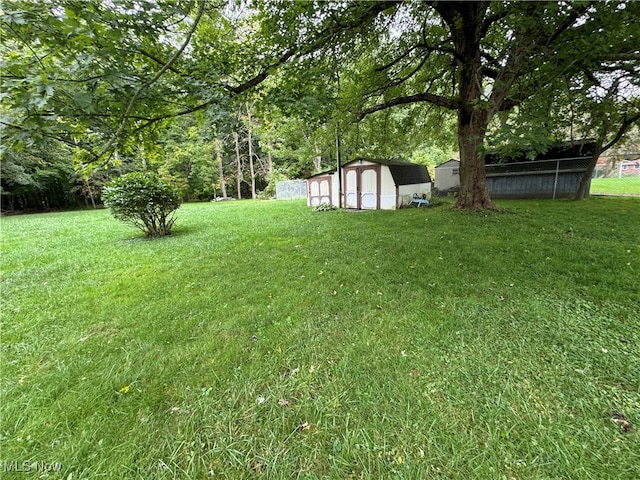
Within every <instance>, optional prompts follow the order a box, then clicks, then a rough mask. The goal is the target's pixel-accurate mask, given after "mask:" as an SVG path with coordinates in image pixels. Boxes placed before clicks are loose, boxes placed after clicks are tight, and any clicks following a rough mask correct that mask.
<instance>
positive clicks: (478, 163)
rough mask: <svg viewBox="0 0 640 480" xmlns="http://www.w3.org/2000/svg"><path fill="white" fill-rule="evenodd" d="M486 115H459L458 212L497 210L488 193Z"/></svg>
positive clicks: (480, 111)
mask: <svg viewBox="0 0 640 480" xmlns="http://www.w3.org/2000/svg"><path fill="white" fill-rule="evenodd" d="M469 117H470V118H469ZM485 117H486V112H485V111H483V110H475V111H474V110H473V109H472V111H471V115H467V114H466V112H463V111H460V112H458V146H459V148H460V192H459V193H458V201H457V202H456V204H455V207H456V208H464V209H469V210H484V209H492V210H494V209H496V208H497V207H496V204H495V203H493V200H491V196H490V195H489V190H488V189H487V179H486V170H485V165H484V151H483V140H484V136H485V131H486V127H487V126H486V121H485V120H484V118H485Z"/></svg>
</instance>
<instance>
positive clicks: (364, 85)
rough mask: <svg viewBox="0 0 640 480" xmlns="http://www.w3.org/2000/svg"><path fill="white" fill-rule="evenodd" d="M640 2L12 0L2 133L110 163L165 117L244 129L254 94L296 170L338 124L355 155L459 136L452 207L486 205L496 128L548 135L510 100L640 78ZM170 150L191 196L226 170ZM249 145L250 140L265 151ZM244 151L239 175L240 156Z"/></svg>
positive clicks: (331, 145)
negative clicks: (516, 118)
mask: <svg viewBox="0 0 640 480" xmlns="http://www.w3.org/2000/svg"><path fill="white" fill-rule="evenodd" d="M639 9H640V6H639V4H638V2H633V1H621V2H613V3H611V2H506V3H505V2H411V1H388V2H307V1H300V2H282V1H279V0H256V1H255V2H252V3H251V4H247V3H245V2H232V1H221V2H216V3H214V2H207V1H205V0H193V1H189V2H174V1H170V0H158V1H151V0H113V1H110V2H103V1H99V0H91V1H87V2H81V3H79V2H75V1H70V0H69V1H67V0H64V1H60V2H53V1H43V2H35V3H34V2H31V1H28V0H7V1H5V2H4V3H3V15H2V27H3V31H6V32H8V34H7V35H3V37H2V42H3V44H2V47H1V48H2V54H3V68H2V80H3V82H2V97H3V111H2V117H3V118H2V125H3V129H4V130H5V132H4V133H5V138H6V139H7V141H6V142H5V143H6V145H7V146H9V147H11V148H12V147H13V146H15V145H24V146H27V147H32V146H34V145H36V144H37V143H40V142H42V141H44V139H45V138H56V139H58V140H59V141H63V142H66V143H68V144H69V145H71V146H73V148H74V149H84V150H85V151H86V152H88V155H89V156H90V160H89V161H91V162H98V161H100V162H104V161H105V158H108V159H113V157H114V156H115V153H116V152H118V154H120V155H124V156H130V157H134V156H136V155H138V154H139V151H138V150H139V149H141V148H143V149H145V150H146V151H147V154H149V153H150V152H151V151H153V150H155V149H156V145H157V144H158V143H159V141H160V140H162V138H161V136H162V135H163V134H164V128H165V127H166V125H167V123H169V122H170V121H171V119H173V118H176V117H180V116H185V115H190V114H193V113H199V114H202V115H203V118H201V119H200V120H199V122H202V124H207V123H208V124H209V125H212V126H213V127H215V128H212V129H210V130H209V131H208V133H207V135H212V136H214V134H215V137H216V138H217V139H218V140H221V139H222V137H223V136H225V135H227V136H228V135H231V134H232V133H239V132H237V131H234V132H232V131H227V129H226V126H224V127H223V125H224V124H228V123H230V122H229V119H230V118H237V119H238V118H239V120H240V121H239V122H237V123H238V124H242V123H244V124H245V128H249V127H251V128H253V127H254V126H255V127H256V128H258V129H259V128H260V127H258V126H257V125H252V124H251V122H249V123H247V122H246V121H244V120H243V119H242V115H238V113H237V112H239V111H240V108H239V106H240V105H241V104H245V103H253V102H256V106H257V107H258V111H257V114H256V115H253V117H254V118H260V122H262V121H263V119H265V124H266V123H268V121H269V120H266V119H267V117H269V116H270V115H271V114H272V113H273V114H274V116H275V117H276V118H277V117H279V118H277V120H275V121H272V123H271V125H268V126H266V127H265V128H264V129H262V132H260V133H261V134H263V135H264V142H263V146H264V149H263V150H262V151H263V152H270V153H271V154H273V156H274V164H275V165H276V166H278V167H280V168H281V169H287V170H290V171H291V175H292V176H304V175H306V174H308V173H310V172H309V171H310V170H312V169H316V170H317V169H318V164H320V165H322V164H323V163H324V164H328V163H332V162H331V160H332V159H334V158H335V157H336V151H335V133H336V131H337V132H338V134H339V136H341V137H342V140H343V141H342V144H343V146H344V155H345V156H346V157H349V156H351V155H372V156H404V157H411V156H412V155H411V154H412V151H413V150H417V149H423V148H431V147H433V146H437V147H438V148H442V149H445V150H448V149H450V148H451V147H452V146H453V144H454V143H455V141H453V140H452V137H455V138H457V145H458V148H459V150H460V158H461V192H460V197H459V201H458V206H460V207H463V208H485V207H488V208H491V207H492V206H493V202H492V201H491V199H490V197H489V195H488V191H487V189H486V182H485V178H484V169H483V168H482V162H483V154H484V151H485V149H486V148H487V142H486V134H487V132H488V131H490V132H491V131H493V130H496V129H500V128H502V127H504V129H506V130H511V131H510V135H511V136H515V137H521V136H526V135H529V136H539V137H540V138H541V139H542V140H541V141H540V143H541V144H542V147H541V148H544V143H545V142H549V141H551V138H549V137H551V136H552V135H553V134H554V133H553V132H552V133H548V132H546V131H545V130H544V129H543V128H537V127H536V128H529V129H528V131H527V128H526V126H523V125H521V124H520V123H521V122H516V123H518V125H517V128H515V129H514V128H513V124H511V125H510V124H509V122H508V121H507V120H505V117H504V112H507V111H510V110H513V109H515V108H517V109H518V115H519V114H520V112H525V111H528V112H534V111H536V112H544V111H545V108H546V107H547V106H548V107H550V112H549V113H550V115H549V116H550V119H549V123H550V124H551V123H554V122H557V123H558V124H562V125H566V124H565V123H563V122H562V119H563V118H566V116H565V115H563V112H564V111H566V108H567V107H568V106H570V105H571V101H570V100H568V99H569V98H570V97H571V95H568V96H566V97H564V96H563V95H562V94H560V93H561V92H563V91H564V90H567V91H569V92H574V93H575V92H576V91H580V90H584V92H587V91H589V88H591V87H593V86H594V79H596V80H598V81H600V82H603V79H606V78H607V77H608V76H610V75H617V74H618V73H619V72H621V71H622V72H626V73H627V74H628V75H629V76H630V77H633V78H636V80H634V81H635V82H637V74H636V73H635V72H637V71H638V61H639V57H638V52H637V48H636V47H635V45H636V44H637V40H638V36H639V32H638V28H640V27H638V22H636V21H635V18H637V17H638V15H639V14H640V10H639ZM563 82H564V84H563ZM603 85H606V82H603ZM624 85H626V84H622V83H621V84H620V86H621V87H623V86H624ZM606 88H607V87H606V86H605V89H606ZM542 92H544V95H543V94H542ZM584 92H582V93H580V96H581V97H582V98H590V97H589V96H588V94H587V93H584ZM591 93H593V88H591ZM585 95H586V97H585ZM554 98H562V102H561V103H560V104H558V103H554V102H553V100H552V101H549V100H548V99H554ZM574 98H575V97H574ZM618 103H619V102H618ZM5 105H6V106H5ZM589 105H591V106H593V104H589V102H585V103H581V102H575V103H574V106H575V107H576V108H578V109H579V110H580V112H579V113H580V114H585V112H586V111H587V110H588V111H589V112H592V113H593V115H592V117H593V118H602V115H599V114H597V112H598V111H602V110H601V109H600V110H598V109H597V108H594V109H591V106H589ZM388 109H393V111H390V112H386V111H385V110H388ZM612 111H613V110H612V109H611V107H609V106H607V107H606V112H609V113H611V112H612ZM274 112H275V113H274ZM538 115H539V113H538ZM587 115H588V114H587ZM576 118H577V117H576ZM357 121H360V124H359V125H356V123H355V122H357ZM454 122H457V124H456V125H455V126H454ZM614 123H615V122H614ZM202 124H199V125H198V127H200V126H202ZM532 125H536V123H535V122H531V123H530V124H529V127H531V126H532ZM538 125H540V123H538ZM594 129H596V130H597V127H594V128H592V130H594ZM205 130H207V129H205ZM293 130H300V131H299V132H294V131H293ZM256 132H257V130H256ZM260 133H257V135H260ZM268 137H269V138H268ZM205 138H206V135H205ZM211 140H213V138H211ZM194 143H198V142H196V141H194ZM256 145H257V144H256ZM278 145H279V146H280V147H282V151H281V156H280V157H279V158H278V155H276V151H277V150H278V149H279V148H280V147H279V146H278ZM200 147H201V146H197V147H196V150H200ZM295 147H297V148H295ZM205 148H208V147H206V146H205ZM180 150H183V148H182V147H181V148H180ZM226 150H227V152H225V154H224V155H223V160H225V161H226V165H227V166H228V165H231V159H232V158H233V155H232V154H230V153H229V150H232V149H228V148H227V149H226ZM175 153H176V155H175V156H170V157H168V161H167V162H166V165H164V170H163V174H165V175H167V176H171V177H173V178H174V179H175V180H176V181H177V182H178V183H180V184H181V186H182V191H183V194H184V196H185V198H189V199H190V198H202V197H207V196H209V195H210V193H211V192H210V190H209V188H210V186H211V188H212V185H213V184H214V183H216V175H215V174H216V172H215V169H212V168H211V164H207V163H206V162H203V163H200V164H198V165H197V166H198V167H203V168H202V170H201V171H199V172H198V173H193V172H195V170H197V169H195V170H191V169H190V168H191V167H190V160H188V158H191V157H193V158H196V157H197V156H198V153H197V152H184V151H182V152H175ZM183 153H185V154H186V156H185V155H182V154H183ZM255 153H256V156H257V157H256V158H254V155H250V156H247V155H246V154H245V153H244V152H241V153H240V155H239V156H240V157H242V156H244V159H245V160H249V161H253V160H254V159H257V158H259V157H260V155H259V154H258V152H255ZM143 156H144V155H143ZM187 157H188V158H187ZM237 162H238V163H239V164H241V163H242V159H241V158H238V159H237ZM278 162H279V164H278ZM249 163H250V162H249ZM194 166H196V165H195V164H194ZM238 167H239V168H238V169H236V173H235V175H236V177H237V178H236V181H237V183H236V185H241V184H242V182H243V178H244V176H245V174H246V172H245V171H243V168H242V165H238ZM249 168H250V167H249ZM269 171H270V169H268V168H267V169H265V172H267V173H266V174H265V176H264V178H263V180H265V181H267V182H268V180H269V179H268V176H269V173H268V172H269ZM190 172H191V173H190ZM200 176H201V177H202V178H200ZM257 176H258V175H257V174H256V172H255V171H254V172H253V174H252V175H251V185H252V187H254V188H252V189H253V190H254V192H252V193H255V182H256V177H257ZM189 177H191V178H189ZM221 179H222V177H221V176H220V177H219V178H218V180H221ZM237 188H240V187H237ZM237 193H240V192H237Z"/></svg>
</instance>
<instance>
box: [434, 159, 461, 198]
mask: <svg viewBox="0 0 640 480" xmlns="http://www.w3.org/2000/svg"><path fill="white" fill-rule="evenodd" d="M435 171H436V179H435V181H434V187H435V188H437V189H438V190H439V191H440V192H447V191H450V190H457V189H458V188H460V160H453V159H451V160H448V161H446V162H444V163H441V164H440V165H437V166H436V168H435Z"/></svg>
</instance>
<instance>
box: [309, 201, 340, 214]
mask: <svg viewBox="0 0 640 480" xmlns="http://www.w3.org/2000/svg"><path fill="white" fill-rule="evenodd" d="M332 210H338V207H336V206H335V205H332V204H330V203H321V204H320V205H317V206H315V207H313V211H314V212H330V211H332Z"/></svg>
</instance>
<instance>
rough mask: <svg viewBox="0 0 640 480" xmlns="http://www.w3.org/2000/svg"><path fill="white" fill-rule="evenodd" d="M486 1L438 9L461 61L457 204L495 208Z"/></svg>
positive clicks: (458, 61)
mask: <svg viewBox="0 0 640 480" xmlns="http://www.w3.org/2000/svg"><path fill="white" fill-rule="evenodd" d="M488 6H489V4H488V3H486V2H461V3H455V4H454V3H451V2H443V3H442V4H437V5H436V9H438V11H439V12H440V14H441V15H442V17H443V19H444V20H445V22H447V24H448V25H449V28H450V31H451V34H452V36H453V42H454V48H455V51H456V58H457V65H458V88H459V103H458V147H459V149H460V192H459V194H458V201H457V202H456V204H455V207H456V208H461V209H468V210H483V209H491V210H495V209H496V208H497V207H496V204H495V203H493V200H491V196H490V195H489V190H488V189H487V180H486V170H485V165H484V157H485V155H484V138H485V135H486V131H487V126H488V124H489V121H490V120H491V115H490V113H489V107H490V106H489V105H487V104H488V103H489V102H487V101H486V100H485V101H483V98H482V88H483V75H482V59H481V52H480V42H481V40H482V35H483V31H482V27H483V23H484V16H485V14H486V11H487V8H488Z"/></svg>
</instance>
